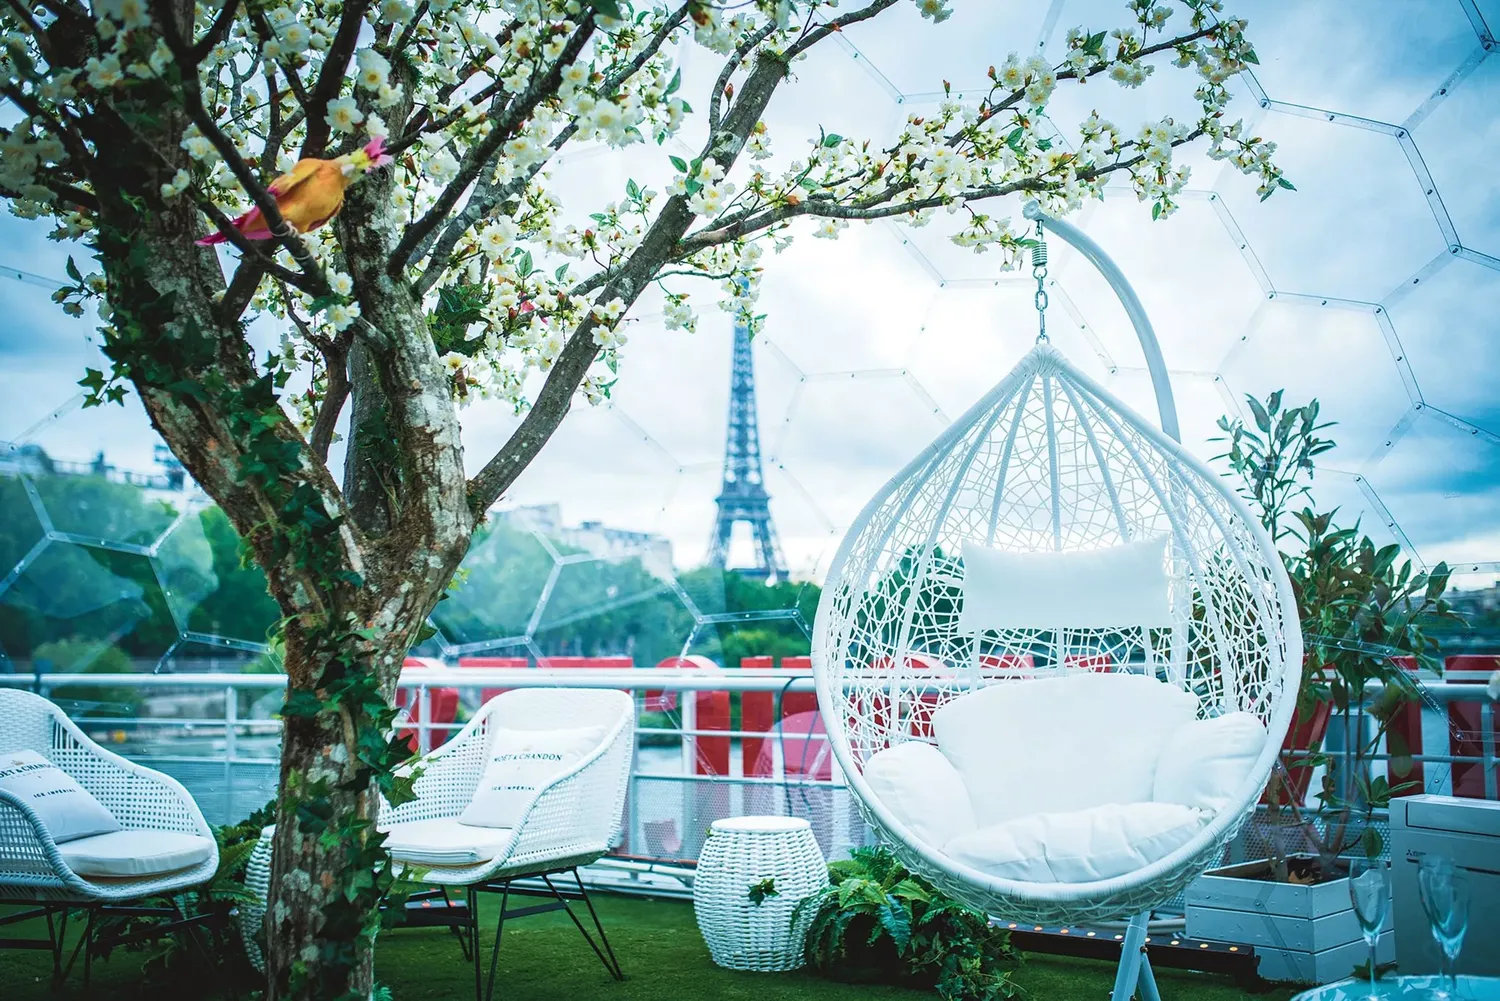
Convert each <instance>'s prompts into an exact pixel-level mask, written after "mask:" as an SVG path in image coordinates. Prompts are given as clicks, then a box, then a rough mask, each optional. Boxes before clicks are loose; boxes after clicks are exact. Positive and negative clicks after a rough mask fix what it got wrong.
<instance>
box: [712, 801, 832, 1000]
mask: <svg viewBox="0 0 1500 1001" xmlns="http://www.w3.org/2000/svg"><path fill="white" fill-rule="evenodd" d="M827 885H828V866H827V864H826V863H825V862H824V861H823V853H822V852H821V851H820V850H819V849H818V842H817V840H816V839H815V838H814V837H813V833H812V827H811V826H810V825H809V824H808V822H807V821H805V820H801V819H799V818H797V817H732V818H730V819H728V820H716V821H714V822H713V825H712V827H711V828H710V830H709V838H708V840H707V841H706V842H704V844H703V850H702V852H700V853H699V855H698V872H697V875H695V876H694V877H693V913H694V914H695V915H697V918H698V930H699V931H701V932H702V933H703V940H704V941H705V942H707V943H708V951H709V952H710V953H711V954H712V955H713V958H714V962H715V963H718V964H719V965H720V966H723V967H727V968H728V969H731V970H795V969H797V968H798V967H799V966H801V965H802V962H803V958H802V947H803V942H804V940H805V939H806V937H807V926H808V925H809V924H810V923H811V922H812V918H813V912H812V908H811V907H806V908H803V911H802V913H801V914H799V915H797V921H796V926H795V927H793V924H792V914H793V912H794V911H795V910H796V909H797V905H798V904H800V903H801V902H802V901H803V900H805V899H807V898H808V897H811V896H813V895H815V894H817V893H818V892H819V891H821V890H822V889H823V888H824V887H826V886H827ZM757 897H759V898H760V902H759V903H756V902H755V898H757Z"/></svg>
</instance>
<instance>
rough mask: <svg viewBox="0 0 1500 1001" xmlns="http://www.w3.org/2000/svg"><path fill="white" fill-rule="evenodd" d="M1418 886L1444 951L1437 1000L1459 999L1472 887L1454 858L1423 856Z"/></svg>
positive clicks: (1418, 871) (1418, 872) (1433, 934)
mask: <svg viewBox="0 0 1500 1001" xmlns="http://www.w3.org/2000/svg"><path fill="white" fill-rule="evenodd" d="M1417 889H1418V890H1419V891H1420V893H1421V897H1422V910H1423V911H1424V912H1426V914H1427V923H1428V925H1430V926H1431V928H1432V937H1433V939H1434V940H1436V942H1437V946H1438V951H1439V952H1441V953H1442V954H1443V977H1442V980H1441V982H1440V985H1439V987H1438V988H1437V989H1436V990H1434V991H1433V992H1432V995H1431V996H1432V998H1433V999H1434V1001H1458V996H1459V995H1458V953H1459V950H1460V949H1462V948H1463V945H1464V933H1465V932H1467V931H1468V930H1469V887H1468V884H1467V883H1466V882H1465V880H1464V878H1463V876H1462V874H1460V873H1459V872H1458V869H1457V867H1456V866H1454V864H1453V860H1452V859H1448V858H1443V857H1442V856H1440V855H1427V856H1425V857H1423V859H1422V864H1421V866H1420V868H1419V869H1418V870H1417Z"/></svg>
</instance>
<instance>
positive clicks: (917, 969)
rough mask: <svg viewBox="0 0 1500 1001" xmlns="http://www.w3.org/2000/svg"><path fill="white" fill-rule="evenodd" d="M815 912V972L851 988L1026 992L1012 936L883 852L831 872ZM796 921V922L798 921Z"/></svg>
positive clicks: (980, 995)
mask: <svg viewBox="0 0 1500 1001" xmlns="http://www.w3.org/2000/svg"><path fill="white" fill-rule="evenodd" d="M828 880H829V886H828V889H826V890H824V891H823V892H822V893H821V894H820V895H818V896H816V897H811V898H809V899H808V900H806V901H804V902H803V903H802V904H801V905H799V907H798V911H799V912H800V911H801V909H802V908H803V907H811V908H813V910H814V915H813V919H812V924H811V926H810V927H809V928H808V933H807V946H806V948H807V965H808V967H809V968H811V969H812V970H814V971H816V972H818V973H820V974H822V975H823V976H826V977H829V978H830V979H833V980H841V981H845V982H848V983H887V984H891V983H894V984H903V985H907V986H912V987H935V988H936V989H937V992H938V994H939V995H941V996H942V997H943V998H944V999H945V1001H996V999H999V998H1009V997H1013V996H1014V995H1015V994H1016V993H1018V990H1019V989H1018V988H1017V987H1016V985H1015V984H1014V983H1013V982H1012V981H1011V979H1010V976H1009V969H1010V968H1011V967H1013V966H1015V965H1016V963H1017V962H1018V961H1019V957H1018V956H1017V954H1016V952H1015V951H1014V950H1013V949H1012V948H1011V945H1010V933H1009V932H1006V931H1003V930H1001V929H999V928H994V927H991V926H990V923H989V919H988V918H986V917H985V916H984V915H983V914H981V913H979V912H978V911H976V910H973V909H971V908H969V907H965V906H964V905H963V904H960V903H959V902H958V901H956V900H954V899H952V898H951V897H948V896H946V895H944V894H943V893H942V892H940V891H939V890H937V889H936V888H935V887H934V886H933V885H932V884H931V883H929V882H927V881H926V880H925V879H923V878H922V877H920V876H915V875H912V874H911V873H910V872H908V871H907V869H906V867H905V866H903V865H902V864H901V863H900V862H898V861H896V857H895V856H894V855H892V854H891V853H890V851H889V850H888V849H886V848H883V847H877V848H857V849H855V850H854V852H853V855H852V857H850V858H848V859H845V860H843V861H839V862H834V863H832V864H830V865H829V866H828ZM794 920H795V919H794Z"/></svg>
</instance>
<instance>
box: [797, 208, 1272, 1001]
mask: <svg viewBox="0 0 1500 1001" xmlns="http://www.w3.org/2000/svg"><path fill="white" fill-rule="evenodd" d="M1027 211H1028V215H1030V216H1031V217H1032V218H1037V213H1036V212H1035V209H1034V207H1031V208H1028V210H1027ZM1049 226H1050V227H1051V228H1052V230H1053V231H1055V232H1061V233H1062V235H1063V236H1064V238H1065V239H1067V240H1068V241H1069V242H1071V243H1073V244H1074V245H1075V246H1077V247H1078V248H1079V249H1080V250H1081V251H1082V253H1083V255H1084V256H1085V257H1086V258H1088V259H1090V260H1091V261H1093V262H1094V263H1095V264H1096V265H1098V266H1099V267H1100V269H1101V271H1103V272H1104V274H1105V277H1106V278H1107V279H1108V280H1110V282H1111V284H1113V285H1114V286H1115V288H1116V290H1117V291H1118V292H1119V293H1120V295H1121V299H1122V301H1123V302H1124V303H1125V306H1126V310H1127V312H1128V313H1129V314H1130V316H1131V319H1132V320H1133V321H1134V322H1135V324H1136V328H1137V332H1138V333H1139V334H1140V337H1141V342H1142V345H1143V348H1144V349H1145V353H1146V357H1147V360H1148V367H1149V368H1150V370H1151V372H1152V375H1153V380H1154V382H1155V385H1156V391H1157V397H1158V404H1159V408H1160V410H1161V415H1162V424H1163V427H1164V428H1165V432H1163V431H1162V430H1158V429H1157V428H1155V427H1152V426H1151V425H1150V424H1149V423H1148V422H1147V421H1146V420H1145V419H1143V418H1142V417H1140V416H1139V415H1137V414H1135V413H1134V412H1132V411H1131V410H1130V409H1129V408H1128V407H1126V406H1125V405H1124V404H1123V403H1121V402H1120V401H1118V400H1117V399H1115V398H1114V397H1113V396H1111V395H1110V394H1109V393H1108V392H1106V391H1105V390H1104V389H1103V388H1101V387H1100V386H1098V385H1097V384H1096V383H1094V382H1093V381H1092V380H1091V379H1089V378H1088V377H1086V376H1085V375H1083V374H1082V373H1080V372H1079V371H1078V370H1077V369H1075V368H1074V367H1073V366H1071V365H1070V364H1069V363H1068V362H1067V361H1066V360H1065V359H1064V358H1063V357H1062V355H1061V354H1060V353H1059V352H1058V351H1056V350H1055V349H1054V348H1052V347H1051V346H1050V345H1049V344H1047V343H1046V342H1045V337H1043V338H1041V339H1040V340H1041V342H1040V343H1039V344H1038V345H1037V347H1036V348H1035V349H1034V350H1033V351H1032V352H1031V353H1030V354H1028V355H1027V356H1026V357H1025V358H1023V359H1022V360H1021V361H1020V363H1019V364H1018V365H1017V366H1016V368H1015V369H1014V370H1013V371H1012V372H1011V373H1010V374H1009V375H1008V376H1007V377H1006V378H1005V379H1004V380H1002V381H1001V382H1000V384H999V385H997V386H996V387H995V388H994V389H993V390H992V391H991V392H989V393H988V394H986V395H985V396H984V397H983V398H982V399H980V400H979V401H978V402H977V403H975V405H974V406H973V407H972V408H971V409H970V410H969V412H968V413H967V414H965V415H964V416H963V417H961V418H960V419H958V420H957V421H955V422H954V423H953V424H952V425H951V426H950V427H949V428H948V429H946V430H945V431H944V432H943V433H942V434H941V435H940V436H939V437H938V438H937V440H935V441H934V442H933V443H932V444H931V445H929V446H928V447H927V449H926V450H924V451H923V452H922V453H921V454H920V455H918V456H917V457H916V458H915V459H913V460H912V462H911V463H910V464H909V465H907V467H906V468H905V469H903V470H902V471H901V472H899V473H898V474H897V475H896V476H895V477H894V478H892V480H891V481H890V482H889V483H888V484H887V485H886V486H885V487H884V488H883V489H882V490H881V491H880V492H879V493H878V494H876V496H875V497H874V498H873V499H872V500H871V501H870V503H869V504H868V505H867V506H866V507H865V509H864V511H863V512H861V514H860V515H859V517H858V518H857V519H856V520H855V522H854V524H853V525H852V527H851V528H850V529H849V531H848V534H847V535H846V536H845V538H844V542H843V545H842V547H841V548H840V550H839V552H838V554H837V556H836V557H835V558H834V561H833V564H832V566H831V568H830V570H829V572H828V578H827V581H826V583H825V585H824V589H823V594H822V599H821V601H820V603H819V606H818V615H817V623H816V626H815V628H814V631H813V643H812V658H813V670H814V673H815V674H816V676H817V683H818V701H819V706H820V709H821V711H822V714H823V719H824V722H825V723H826V725H827V728H828V735H829V742H830V744H831V745H832V748H833V751H834V755H835V757H836V759H837V761H838V763H839V766H840V768H841V769H842V770H843V772H844V774H845V776H846V777H847V779H848V782H849V785H850V788H851V790H852V791H853V792H854V794H855V796H856V797H857V799H858V802H859V804H860V807H861V810H862V812H863V813H864V815H865V818H866V820H868V821H869V823H870V825H871V827H873V828H874V829H875V831H876V833H877V834H878V835H879V836H880V837H881V838H882V839H884V840H885V841H887V842H888V843H889V844H890V845H891V846H892V849H893V850H894V852H895V853H896V855H897V856H898V857H899V858H900V859H901V861H902V862H903V863H905V864H906V866H907V867H908V868H910V869H911V870H912V871H913V872H916V873H919V874H920V875H922V876H925V877H927V878H928V879H930V880H931V881H932V882H933V883H934V884H935V885H936V886H937V887H938V888H939V889H942V890H943V891H945V892H947V893H949V894H951V895H953V896H954V897H956V898H958V899H959V900H962V901H963V902H965V903H967V904H969V905H970V906H972V907H974V908H976V909H979V910H982V911H984V912H985V913H988V914H990V915H994V916H997V917H1000V918H1003V919H1006V920H1009V921H1016V922H1024V923H1026V924H1037V925H1054V926H1056V925H1073V924H1085V925H1086V924H1088V923H1091V922H1101V921H1107V920H1114V919H1119V918H1130V919H1131V920H1130V926H1129V930H1128V934H1127V935H1126V936H1125V937H1124V938H1125V942H1124V955H1123V956H1122V961H1121V966H1120V970H1119V975H1118V978H1117V980H1116V990H1115V996H1116V998H1119V999H1122V1001H1123V999H1126V998H1129V997H1130V996H1131V994H1132V992H1133V991H1134V989H1135V988H1136V986H1137V983H1139V985H1140V986H1141V988H1142V995H1143V997H1146V998H1148V999H1154V998H1155V997H1156V991H1155V984H1154V981H1153V980H1152V977H1151V972H1150V967H1149V964H1146V963H1144V961H1143V960H1142V959H1141V957H1140V954H1139V950H1140V949H1141V947H1142V945H1143V943H1144V941H1145V934H1146V921H1147V917H1148V914H1149V912H1150V910H1151V909H1152V908H1153V907H1158V906H1160V905H1161V904H1163V903H1165V902H1166V901H1167V900H1169V899H1170V898H1171V897H1172V896H1173V895H1174V894H1176V893H1178V892H1179V891H1181V890H1182V889H1183V888H1184V887H1185V886H1186V885H1187V884H1188V883H1189V882H1191V881H1192V880H1193V879H1195V878H1196V877H1197V876H1198V875H1200V874H1201V873H1202V872H1203V871H1204V870H1205V869H1207V868H1208V867H1210V866H1212V865H1213V864H1214V863H1215V862H1216V861H1217V860H1218V859H1219V858H1220V857H1221V856H1222V853H1223V850H1224V847H1225V845H1226V843H1227V842H1228V841H1229V840H1230V839H1231V838H1233V837H1234V836H1235V834H1236V833H1237V832H1238V831H1239V829H1240V827H1241V826H1242V825H1243V824H1244V822H1245V820H1246V818H1247V817H1248V816H1249V814H1250V812H1251V811H1252V810H1253V808H1254V806H1255V803H1256V801H1257V799H1258V797H1259V796H1260V793H1261V790H1262V787H1263V786H1264V784H1265V781H1266V778H1267V776H1268V774H1269V772H1270V770H1271V768H1272V766H1273V763H1274V761H1275V759H1276V755H1277V752H1278V750H1279V748H1280V746H1281V743H1282V739H1283V737H1284V736H1285V734H1286V731H1287V728H1288V724H1289V722H1290V719H1291V715H1292V711H1293V709H1294V703H1295V701H1296V695H1297V688H1298V681H1299V678H1300V671H1301V666H1302V635H1301V630H1300V627H1299V624H1298V621H1297V612H1296V603H1295V600H1294V597H1293V594H1292V589H1291V585H1290V582H1289V581H1288V579H1287V575H1286V571H1285V569H1284V568H1283V566H1282V563H1281V559H1280V557H1279V555H1278V554H1277V552H1276V547H1275V545H1274V543H1273V542H1272V540H1271V539H1270V538H1269V537H1268V535H1267V534H1266V532H1265V531H1264V529H1263V528H1262V526H1261V524H1260V522H1259V521H1258V520H1257V519H1256V518H1255V516H1254V515H1253V514H1252V513H1251V512H1250V511H1249V510H1248V509H1247V508H1246V506H1245V503H1244V502H1243V501H1242V500H1241V499H1240V498H1239V497H1238V496H1236V495H1235V494H1234V492H1233V491H1232V490H1230V489H1229V488H1228V486H1226V484H1225V482H1224V480H1223V479H1222V477H1220V476H1218V475H1216V474H1215V473H1214V472H1212V471H1211V470H1209V469H1208V468H1207V467H1205V466H1204V465H1203V463H1202V462H1200V461H1198V460H1197V459H1196V458H1194V457H1193V456H1192V455H1191V454H1189V453H1188V452H1187V451H1186V450H1185V449H1183V448H1182V446H1181V445H1180V444H1179V443H1178V442H1177V441H1175V440H1173V439H1174V438H1176V437H1177V426H1176V417H1175V405H1174V404H1173V401H1172V395H1171V387H1170V383H1169V382H1168V381H1167V379H1166V375H1165V366H1164V365H1163V364H1162V361H1161V357H1160V352H1159V350H1158V349H1157V346H1156V342H1155V337H1154V335H1153V334H1152V332H1151V330H1150V325H1149V323H1148V322H1147V321H1146V319H1145V316H1144V313H1143V311H1142V310H1141V309H1140V305H1139V302H1138V300H1136V299H1135V296H1134V293H1132V292H1130V290H1129V287H1128V285H1126V284H1125V283H1124V279H1123V276H1121V275H1120V274H1119V272H1118V269H1116V268H1114V266H1113V264H1112V263H1111V262H1109V260H1108V258H1107V257H1106V256H1104V254H1103V252H1102V251H1101V250H1099V248H1098V247H1097V246H1095V245H1093V243H1092V241H1089V240H1088V239H1087V237H1084V236H1082V234H1080V233H1078V232H1077V231H1076V230H1074V229H1072V227H1070V226H1067V225H1066V224H1064V223H1061V222H1058V221H1055V220H1052V221H1049ZM1034 263H1035V264H1036V265H1037V267H1036V272H1037V276H1038V283H1039V287H1042V285H1041V283H1042V279H1043V276H1044V275H1045V268H1044V264H1045V253H1041V254H1039V255H1037V258H1034ZM1038 307H1039V308H1044V307H1045V293H1044V292H1039V293H1038ZM934 665H936V666H934ZM1022 666H1024V670H1019V671H1018V670H1016V668H1018V667H1022ZM1121 675H1134V677H1122V676H1121ZM1231 731H1232V732H1233V733H1236V734H1239V735H1240V741H1241V742H1240V744H1239V745H1237V753H1240V757H1239V759H1238V760H1233V761H1227V760H1226V761H1222V762H1220V764H1219V765H1217V766H1215V768H1216V770H1215V772H1214V775H1215V776H1216V777H1217V783H1218V784H1217V787H1214V788H1208V789H1207V790H1206V792H1205V791H1204V790H1198V791H1197V792H1196V793H1195V792H1194V791H1193V790H1185V789H1184V786H1183V784H1182V783H1173V784H1167V785H1166V786H1165V788H1164V783H1163V782H1162V781H1161V780H1162V779H1163V776H1164V775H1171V776H1176V775H1177V774H1179V773H1184V772H1185V773H1186V774H1187V775H1188V776H1189V777H1190V778H1191V779H1196V780H1201V781H1205V782H1206V781H1207V780H1206V779H1204V778H1203V776H1202V775H1201V774H1199V772H1200V771H1205V769H1196V766H1197V765H1199V764H1201V763H1202V762H1201V760H1200V759H1199V758H1198V757H1197V756H1195V755H1194V754H1192V753H1188V752H1187V751H1185V750H1183V748H1185V747H1188V746H1192V744H1191V742H1192V740H1193V739H1197V740H1198V745H1197V746H1199V747H1202V746H1205V745H1206V746H1207V748H1208V749H1209V752H1210V753H1212V754H1217V753H1219V752H1220V751H1222V750H1223V749H1224V748H1225V744H1226V742H1224V741H1220V740H1218V739H1217V738H1218V737H1220V736H1222V735H1223V734H1224V733H1227V732H1231ZM1179 733H1180V734H1181V735H1182V738H1183V740H1184V741H1187V743H1176V742H1174V741H1175V739H1176V736H1177V735H1178V734H1179ZM933 743H936V745H937V746H936V748H935V749H934V748H933V747H932V746H931V745H932V744H933ZM939 752H941V753H939ZM1184 765H1186V767H1185V768H1184V767H1183V766H1184ZM1159 766H1161V767H1159ZM1117 773H1118V774H1119V775H1121V776H1125V777H1126V778H1129V779H1130V781H1129V782H1124V781H1122V782H1118V783H1112V782H1111V780H1110V779H1109V778H1108V776H1112V775H1115V774H1117ZM1101 776H1105V778H1103V779H1101ZM1153 776H1154V778H1153ZM1101 783H1103V784H1104V786H1105V787H1103V788H1101ZM1208 785H1209V786H1213V785H1214V783H1212V782H1210V783H1208ZM882 788H883V789H884V790H885V792H884V793H882V792H881V791H880V790H881V789H882ZM1198 793H1202V795H1198ZM1059 804H1061V805H1059ZM1126 821H1128V823H1127V822H1126ZM1148 829H1149V838H1150V840H1149V841H1148V834H1147V833H1143V832H1146V831H1147V830H1148ZM1112 832H1113V833H1112ZM1121 832H1123V833H1121ZM1105 835H1109V836H1108V837H1106V836H1105ZM1143 844H1144V845H1146V847H1142V846H1143ZM1101 845H1104V846H1108V848H1109V849H1110V851H1112V852H1113V856H1112V857H1104V851H1103V850H1102V849H1101V848H1100V846H1101ZM1079 846H1083V847H1079ZM1138 978H1139V979H1138Z"/></svg>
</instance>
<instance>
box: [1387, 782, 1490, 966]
mask: <svg viewBox="0 0 1500 1001" xmlns="http://www.w3.org/2000/svg"><path fill="white" fill-rule="evenodd" d="M1428 855H1438V856H1441V857H1445V858H1449V859H1452V860H1453V864H1454V865H1455V866H1457V867H1458V868H1459V869H1460V870H1461V871H1462V872H1463V874H1464V876H1465V877H1466V879H1467V881H1468V884H1469V933H1468V935H1467V936H1465V938H1464V949H1463V952H1461V953H1460V954H1459V957H1458V970H1459V972H1460V973H1467V974H1471V975H1485V976H1497V975H1500V949H1497V948H1495V943H1497V942H1500V803H1497V802H1494V801H1492V800H1482V799H1457V798H1455V797H1453V796H1430V795H1423V796H1403V797H1398V798H1396V799H1393V800H1391V881H1392V897H1393V901H1394V907H1393V910H1394V917H1395V924H1396V966H1397V968H1398V970H1399V971H1400V972H1401V973H1403V974H1423V973H1437V972H1438V971H1439V970H1440V969H1441V968H1442V959H1441V957H1440V955H1439V953H1438V948H1437V943H1435V942H1434V941H1433V939H1432V933H1431V931H1430V930H1429V928H1428V924H1427V916H1426V915H1425V914H1424V913H1423V912H1422V898H1421V896H1420V893H1419V891H1418V889H1417V870H1418V868H1419V866H1420V865H1421V863H1422V859H1423V858H1425V857H1427V856H1428Z"/></svg>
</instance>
